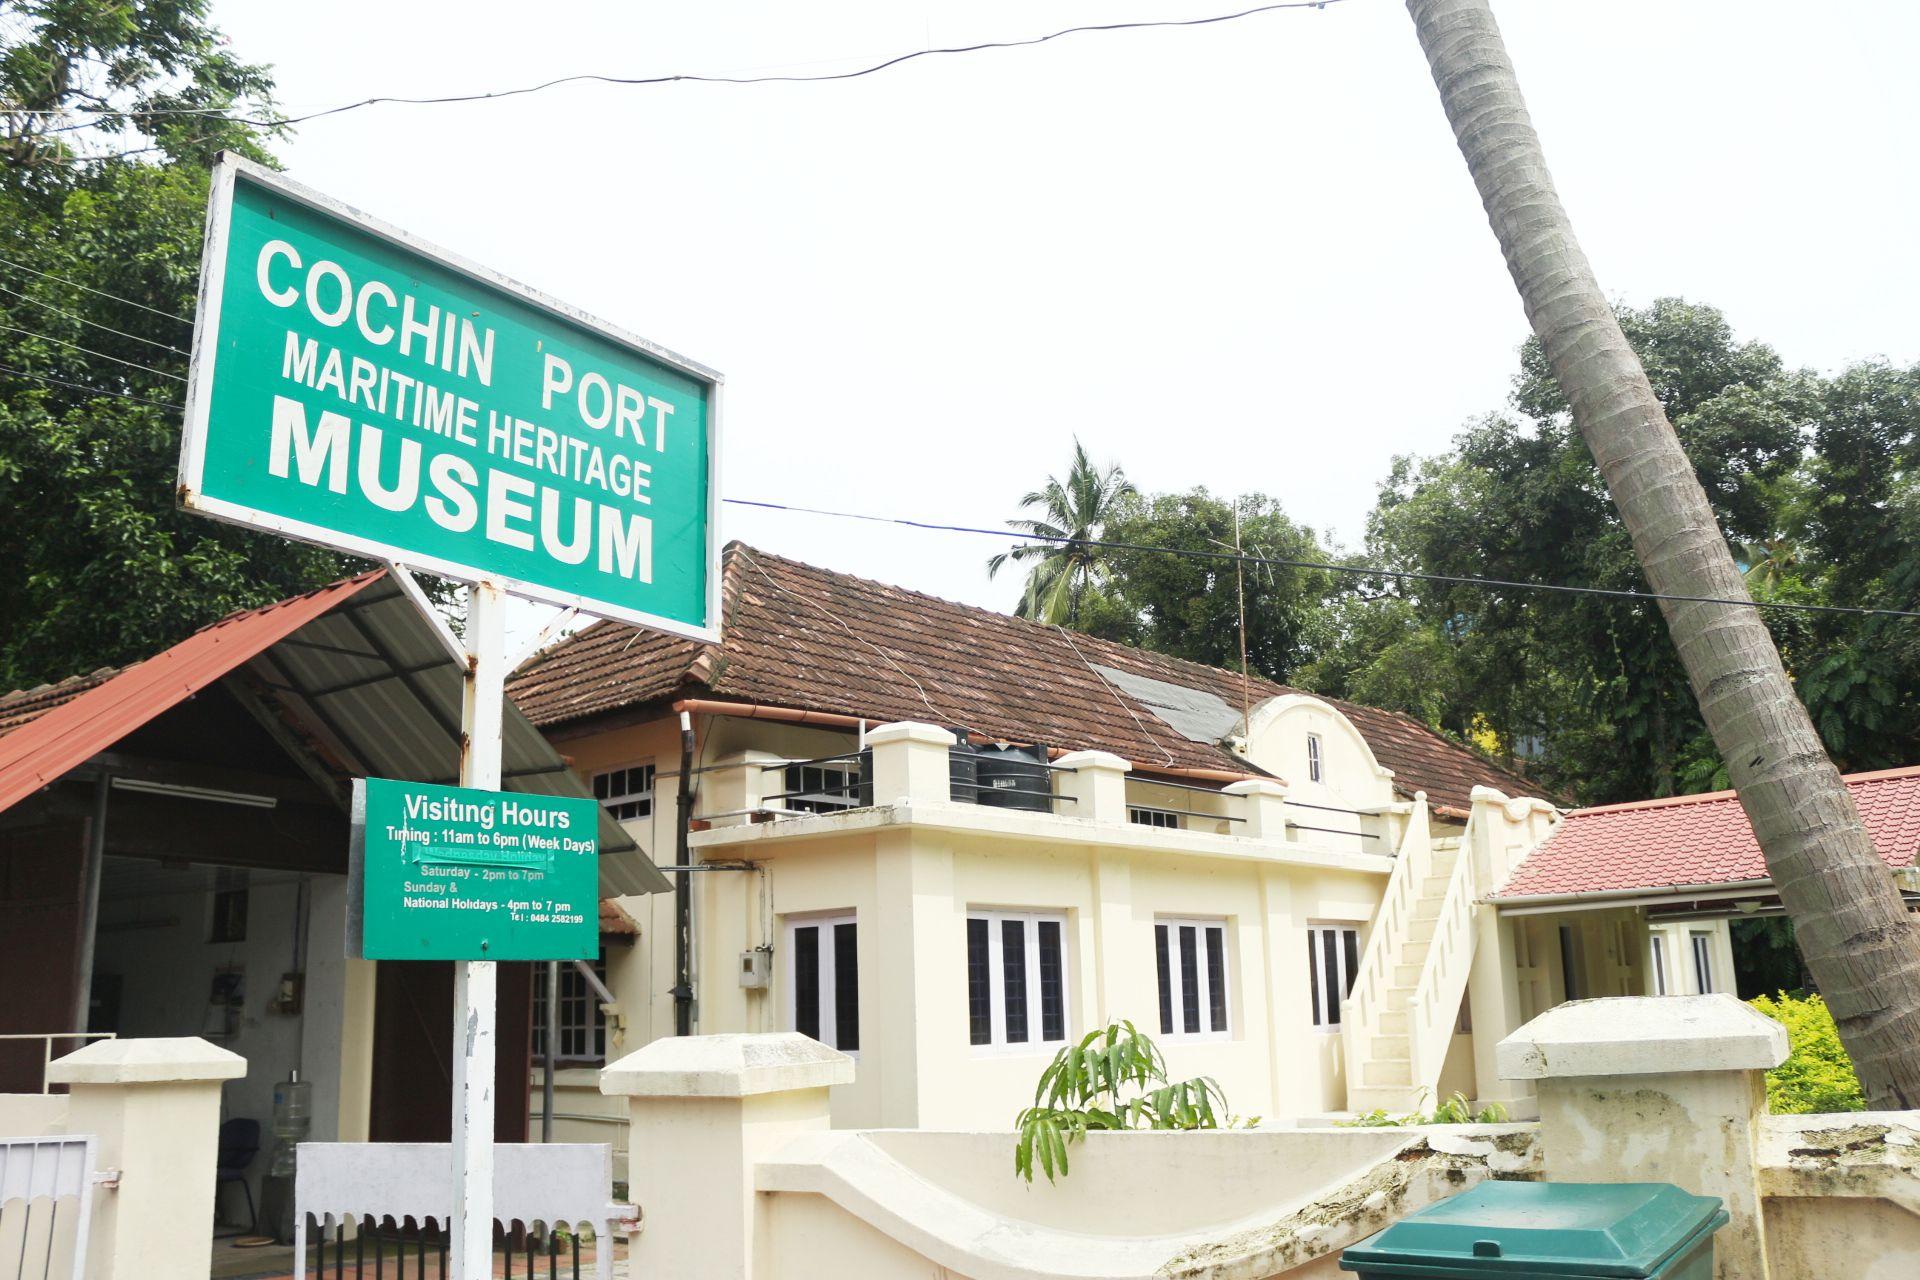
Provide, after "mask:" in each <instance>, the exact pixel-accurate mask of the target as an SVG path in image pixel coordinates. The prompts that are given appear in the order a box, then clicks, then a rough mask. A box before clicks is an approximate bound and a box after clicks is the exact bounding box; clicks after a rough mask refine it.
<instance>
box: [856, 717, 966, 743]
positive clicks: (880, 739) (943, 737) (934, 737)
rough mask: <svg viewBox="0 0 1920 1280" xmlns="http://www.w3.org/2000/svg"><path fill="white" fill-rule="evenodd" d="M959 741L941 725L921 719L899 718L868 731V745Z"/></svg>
mask: <svg viewBox="0 0 1920 1280" xmlns="http://www.w3.org/2000/svg"><path fill="white" fill-rule="evenodd" d="M958 741H959V739H958V738H956V737H954V736H953V734H952V733H950V732H948V731H947V730H945V729H942V728H941V727H940V726H939V725H937V724H925V723H923V722H921V721H919V720H897V721H895V722H894V723H892V724H883V725H881V726H880V727H879V728H878V729H869V730H868V731H867V745H868V746H870V747H884V746H886V745H887V744H888V743H889V742H924V743H926V744H927V745H928V746H934V747H950V746H952V745H953V744H954V743H956V742H958Z"/></svg>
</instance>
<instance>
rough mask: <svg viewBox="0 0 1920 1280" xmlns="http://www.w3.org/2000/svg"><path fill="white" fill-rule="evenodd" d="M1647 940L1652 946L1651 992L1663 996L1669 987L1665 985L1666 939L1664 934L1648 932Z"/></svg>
mask: <svg viewBox="0 0 1920 1280" xmlns="http://www.w3.org/2000/svg"><path fill="white" fill-rule="evenodd" d="M1647 941H1648V942H1649V943H1650V944H1651V945H1652V947H1653V994H1655V995H1657V996H1664V995H1666V994H1667V992H1668V990H1669V989H1670V988H1669V987H1668V985H1667V939H1666V935H1664V934H1659V933H1655V934H1650V935H1648V938H1647Z"/></svg>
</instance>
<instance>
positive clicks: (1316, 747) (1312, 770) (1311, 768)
mask: <svg viewBox="0 0 1920 1280" xmlns="http://www.w3.org/2000/svg"><path fill="white" fill-rule="evenodd" d="M1322 772H1323V770H1322V767H1321V755H1320V735H1319V734H1317V733H1310V734H1308V735H1307V781H1308V782H1322V781H1325V779H1324V778H1323V777H1322Z"/></svg>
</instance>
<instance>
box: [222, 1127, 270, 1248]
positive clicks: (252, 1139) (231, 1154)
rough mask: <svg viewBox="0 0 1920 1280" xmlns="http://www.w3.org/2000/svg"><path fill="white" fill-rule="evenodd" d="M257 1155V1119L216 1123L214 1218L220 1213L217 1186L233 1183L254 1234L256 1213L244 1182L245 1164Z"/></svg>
mask: <svg viewBox="0 0 1920 1280" xmlns="http://www.w3.org/2000/svg"><path fill="white" fill-rule="evenodd" d="M259 1154H260V1122H259V1121H258V1120H243V1119H237V1118H236V1119H233V1120H229V1121H227V1122H226V1123H224V1124H222V1125H221V1126H220V1154H219V1155H218V1157H216V1159H215V1163H214V1174H213V1198H214V1204H215V1206H216V1207H215V1209H214V1217H216V1218H218V1217H219V1216H220V1211H219V1208H218V1205H219V1200H220V1188H221V1187H224V1186H226V1185H227V1184H228V1183H229V1182H237V1183H239V1184H240V1191H241V1193H242V1194H244V1195H245V1196H246V1197H247V1230H248V1231H250V1232H252V1233H254V1234H256V1235H257V1234H259V1231H260V1215H259V1214H258V1213H257V1212H256V1211H255V1210H254V1207H253V1188H252V1187H250V1186H248V1185H247V1167H248V1166H249V1165H251V1164H252V1163H253V1158H254V1157H255V1156H257V1155H259Z"/></svg>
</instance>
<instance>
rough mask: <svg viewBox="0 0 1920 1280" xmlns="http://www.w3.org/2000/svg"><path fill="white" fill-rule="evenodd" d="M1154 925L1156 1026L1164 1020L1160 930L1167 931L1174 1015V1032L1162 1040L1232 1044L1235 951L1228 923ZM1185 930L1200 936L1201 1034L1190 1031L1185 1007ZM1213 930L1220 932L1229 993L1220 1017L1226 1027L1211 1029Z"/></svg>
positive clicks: (1163, 920) (1198, 919)
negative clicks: (1182, 934)
mask: <svg viewBox="0 0 1920 1280" xmlns="http://www.w3.org/2000/svg"><path fill="white" fill-rule="evenodd" d="M1153 925H1154V940H1153V945H1154V961H1153V969H1154V982H1153V985H1154V993H1153V994H1154V1006H1153V1012H1154V1018H1155V1020H1156V1025H1157V1023H1158V1018H1159V1016H1160V1003H1159V999H1160V990H1159V988H1160V954H1159V948H1160V930H1161V929H1163V928H1164V929H1165V930H1166V931H1167V986H1168V987H1169V988H1170V999H1171V1003H1170V1005H1169V1008H1171V1009H1172V1011H1173V1030H1171V1031H1165V1030H1163V1031H1161V1032H1160V1038H1161V1039H1163V1040H1231V1039H1232V1038H1233V949H1232V948H1231V947H1229V946H1228V945H1227V943H1228V941H1229V935H1228V932H1227V922H1226V920H1225V919H1224V918H1223V917H1220V916H1156V917H1154V921H1153ZM1183 928H1185V929H1194V930H1197V931H1198V935H1199V936H1198V937H1197V938H1196V940H1195V942H1196V946H1195V950H1194V960H1195V961H1196V963H1197V964H1198V965H1199V969H1200V972H1199V973H1198V974H1197V975H1196V976H1197V977H1198V979H1199V981H1198V982H1197V983H1195V984H1194V989H1195V993H1196V998H1197V999H1198V1000H1199V1001H1200V1026H1201V1029H1200V1030H1199V1031H1188V1030H1186V1025H1187V1021H1186V1008H1185V1006H1184V1004H1183V1003H1182V998H1183V997H1184V995H1185V994H1186V992H1185V984H1184V983H1183V982H1182V981H1181V979H1182V978H1183V977H1184V976H1185V974H1184V972H1183V971H1182V969H1181V962H1180V933H1179V931H1180V930H1181V929H1183ZM1209 930H1213V931H1216V932H1218V933H1219V935H1220V980H1221V982H1222V983H1223V984H1224V985H1225V986H1226V993H1225V995H1224V996H1223V997H1222V999H1221V1003H1220V1016H1221V1017H1222V1018H1223V1019H1224V1020H1225V1024H1224V1025H1222V1026H1218V1027H1212V1026H1208V1024H1209V1023H1211V1022H1212V1021H1213V976H1212V974H1211V973H1209V972H1208V966H1207V933H1208V931H1209Z"/></svg>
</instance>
